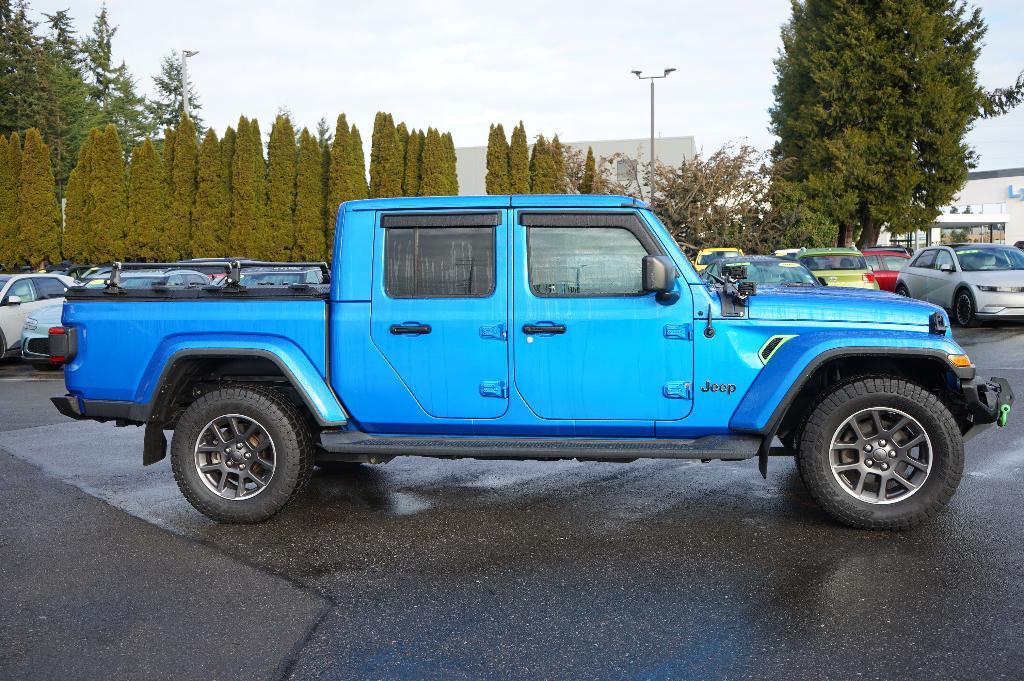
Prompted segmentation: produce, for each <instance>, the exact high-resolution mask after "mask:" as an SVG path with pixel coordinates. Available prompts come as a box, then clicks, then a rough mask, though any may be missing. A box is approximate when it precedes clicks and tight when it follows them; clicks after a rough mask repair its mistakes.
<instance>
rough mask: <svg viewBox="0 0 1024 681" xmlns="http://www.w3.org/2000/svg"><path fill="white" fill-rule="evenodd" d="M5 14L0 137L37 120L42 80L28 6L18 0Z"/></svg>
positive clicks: (0, 32) (0, 57) (0, 64)
mask: <svg viewBox="0 0 1024 681" xmlns="http://www.w3.org/2000/svg"><path fill="white" fill-rule="evenodd" d="M7 12H8V18H7V19H6V20H5V21H4V22H3V24H2V26H0V29H2V30H0V135H6V134H9V133H11V132H14V131H15V130H25V129H27V128H29V127H32V126H33V125H34V124H35V123H37V122H38V121H39V120H40V118H41V114H42V107H43V98H42V95H43V91H44V81H45V75H44V73H43V72H42V66H43V53H42V46H41V44H40V41H39V38H37V37H36V35H35V29H36V23H35V22H34V21H32V20H31V19H29V16H28V4H27V3H26V2H24V0H18V1H17V2H15V3H14V5H13V6H11V5H8V10H7Z"/></svg>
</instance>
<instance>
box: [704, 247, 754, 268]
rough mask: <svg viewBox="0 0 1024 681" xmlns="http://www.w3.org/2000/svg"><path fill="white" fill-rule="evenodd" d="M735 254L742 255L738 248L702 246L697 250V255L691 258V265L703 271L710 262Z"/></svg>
mask: <svg viewBox="0 0 1024 681" xmlns="http://www.w3.org/2000/svg"><path fill="white" fill-rule="evenodd" d="M737 255H743V251H742V250H740V249H739V248H702V249H700V250H699V251H697V257H696V258H694V259H693V266H694V268H695V269H696V270H697V271H698V272H703V271H704V268H705V267H707V266H708V265H710V264H711V263H713V262H718V261H719V260H723V259H725V258H731V257H733V256H737Z"/></svg>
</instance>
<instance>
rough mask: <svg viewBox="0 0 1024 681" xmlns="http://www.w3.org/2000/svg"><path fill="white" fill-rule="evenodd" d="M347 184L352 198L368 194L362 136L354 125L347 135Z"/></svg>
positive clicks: (363, 196) (360, 197) (367, 195)
mask: <svg viewBox="0 0 1024 681" xmlns="http://www.w3.org/2000/svg"><path fill="white" fill-rule="evenodd" d="M347 147H348V159H349V161H348V171H349V180H348V184H349V187H350V188H351V192H352V199H365V198H368V197H369V196H370V188H369V185H367V183H366V155H365V153H364V152H363V137H362V135H360V134H359V128H357V127H356V126H355V125H353V126H352V130H351V132H350V133H349V136H348V144H347Z"/></svg>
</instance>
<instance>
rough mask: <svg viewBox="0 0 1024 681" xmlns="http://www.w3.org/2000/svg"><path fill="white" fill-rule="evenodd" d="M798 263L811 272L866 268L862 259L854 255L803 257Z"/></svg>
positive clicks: (838, 254)
mask: <svg viewBox="0 0 1024 681" xmlns="http://www.w3.org/2000/svg"><path fill="white" fill-rule="evenodd" d="M800 262H802V263H803V264H804V265H806V266H807V268H808V269H812V270H866V269H867V268H868V265H867V263H866V262H864V257H863V256H861V255H858V254H856V253H836V254H835V255H805V256H804V257H802V258H800Z"/></svg>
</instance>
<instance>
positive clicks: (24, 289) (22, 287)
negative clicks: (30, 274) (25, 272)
mask: <svg viewBox="0 0 1024 681" xmlns="http://www.w3.org/2000/svg"><path fill="white" fill-rule="evenodd" d="M7 295H8V296H18V297H19V298H21V302H23V303H31V302H34V301H35V300H37V298H36V290H35V288H33V287H32V282H31V281H29V280H28V279H19V280H18V281H16V282H14V283H13V284H11V288H10V290H8V291H7Z"/></svg>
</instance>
